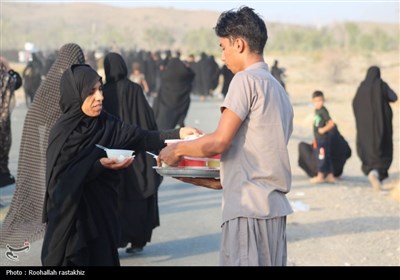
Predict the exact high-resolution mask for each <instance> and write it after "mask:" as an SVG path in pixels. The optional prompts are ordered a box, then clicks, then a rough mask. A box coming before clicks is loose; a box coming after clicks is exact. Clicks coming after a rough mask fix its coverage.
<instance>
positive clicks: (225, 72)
mask: <svg viewBox="0 0 400 280" xmlns="http://www.w3.org/2000/svg"><path fill="white" fill-rule="evenodd" d="M221 74H222V77H223V79H224V81H223V84H222V90H221V93H222V95H223V96H224V97H225V96H226V94H227V93H228V88H229V85H230V83H231V80H232V78H233V76H234V75H233V73H232V71H231V70H229V68H228V67H227V66H226V65H225V64H224V66H222V68H221Z"/></svg>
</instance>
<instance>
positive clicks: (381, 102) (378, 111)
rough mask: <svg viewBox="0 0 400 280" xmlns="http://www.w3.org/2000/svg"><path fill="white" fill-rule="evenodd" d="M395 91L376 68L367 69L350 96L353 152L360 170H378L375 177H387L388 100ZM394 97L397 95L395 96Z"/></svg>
mask: <svg viewBox="0 0 400 280" xmlns="http://www.w3.org/2000/svg"><path fill="white" fill-rule="evenodd" d="M390 95H394V96H396V95H395V93H394V92H393V91H392V90H391V89H390V87H389V86H388V84H387V83H385V82H384V81H383V80H382V79H381V73H380V69H379V68H378V67H377V66H372V67H370V68H369V69H368V71H367V75H366V78H365V80H364V81H362V82H361V84H360V86H359V87H358V89H357V93H356V95H355V97H354V99H353V111H354V116H355V119H356V127H357V137H356V144H357V154H358V156H359V157H360V159H361V161H362V167H361V169H362V171H363V172H364V174H365V175H367V174H368V173H369V172H370V171H371V170H373V169H376V170H377V171H378V172H379V179H380V180H383V179H385V178H387V177H388V169H389V167H390V165H391V163H392V160H393V128H392V118H393V113H392V109H391V108H390V105H389V102H390V101H394V100H391V99H390V97H389V96H390ZM396 99H397V97H396Z"/></svg>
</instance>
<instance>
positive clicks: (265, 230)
mask: <svg viewBox="0 0 400 280" xmlns="http://www.w3.org/2000/svg"><path fill="white" fill-rule="evenodd" d="M286 248H287V247H286V216H283V217H276V218H272V219H254V218H244V217H239V218H236V219H232V220H229V221H227V222H225V223H224V224H223V225H222V240H221V249H220V265H221V266H286V262H287V249H286Z"/></svg>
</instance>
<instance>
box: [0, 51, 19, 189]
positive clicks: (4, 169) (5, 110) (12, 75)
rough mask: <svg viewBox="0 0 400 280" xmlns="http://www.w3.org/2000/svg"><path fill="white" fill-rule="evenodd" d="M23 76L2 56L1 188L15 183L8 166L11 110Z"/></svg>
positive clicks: (0, 69) (0, 86)
mask: <svg viewBox="0 0 400 280" xmlns="http://www.w3.org/2000/svg"><path fill="white" fill-rule="evenodd" d="M21 84H22V79H21V76H20V75H19V74H18V73H17V72H15V71H14V70H13V69H11V67H10V64H9V62H8V61H7V59H6V58H4V57H0V89H1V96H0V98H1V99H0V188H1V187H5V186H8V185H11V184H14V183H15V178H14V176H13V175H11V173H10V169H9V168H8V159H9V153H10V149H11V144H12V140H11V139H12V137H11V112H12V109H13V108H11V107H12V105H11V103H12V100H13V99H14V98H15V96H14V91H15V90H17V89H18V88H20V87H21Z"/></svg>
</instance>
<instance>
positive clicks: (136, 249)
mask: <svg viewBox="0 0 400 280" xmlns="http://www.w3.org/2000/svg"><path fill="white" fill-rule="evenodd" d="M142 251H143V247H136V246H131V247H129V248H126V252H127V253H128V254H135V253H140V252H142Z"/></svg>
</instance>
